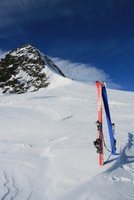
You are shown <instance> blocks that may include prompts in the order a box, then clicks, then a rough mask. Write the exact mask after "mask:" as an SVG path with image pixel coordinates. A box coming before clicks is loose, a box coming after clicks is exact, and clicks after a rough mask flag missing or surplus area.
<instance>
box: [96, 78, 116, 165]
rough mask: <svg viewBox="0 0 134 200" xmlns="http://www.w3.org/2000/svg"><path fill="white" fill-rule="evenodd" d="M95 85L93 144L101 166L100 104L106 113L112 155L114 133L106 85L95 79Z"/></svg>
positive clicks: (102, 160)
mask: <svg viewBox="0 0 134 200" xmlns="http://www.w3.org/2000/svg"><path fill="white" fill-rule="evenodd" d="M96 87H97V94H98V120H97V122H96V125H97V130H98V138H97V139H96V141H94V145H95V147H96V148H97V152H98V153H99V165H100V166H102V165H104V156H103V142H104V138H103V137H104V136H103V130H102V124H103V120H102V107H103V106H102V104H104V108H105V113H106V119H107V125H108V130H109V138H110V144H111V154H112V155H116V140H115V139H114V135H113V134H114V133H113V127H112V123H111V117H110V110H109V105H108V96H107V91H106V85H105V83H101V82H100V81H96ZM102 100H103V103H102Z"/></svg>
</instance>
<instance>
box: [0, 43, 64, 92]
mask: <svg viewBox="0 0 134 200" xmlns="http://www.w3.org/2000/svg"><path fill="white" fill-rule="evenodd" d="M48 70H49V71H51V74H52V73H55V74H58V75H60V76H63V77H65V75H64V74H63V73H62V71H61V70H60V69H59V68H58V67H57V66H56V65H55V64H54V62H53V61H52V60H51V59H50V58H49V57H48V56H45V55H43V54H42V53H41V52H40V51H39V50H38V49H37V48H35V47H34V46H33V45H31V44H25V45H23V46H22V47H20V48H16V49H15V50H12V51H10V52H9V53H8V54H6V55H5V58H3V59H1V61H0V88H2V92H3V93H18V94H20V93H25V92H33V91H37V90H39V89H40V88H45V87H47V86H48V85H49V84H51V82H50V80H49V76H48V74H47V71H48Z"/></svg>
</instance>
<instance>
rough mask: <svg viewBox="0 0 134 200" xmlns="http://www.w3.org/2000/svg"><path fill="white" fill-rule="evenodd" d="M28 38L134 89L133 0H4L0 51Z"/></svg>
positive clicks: (51, 52)
mask: <svg viewBox="0 0 134 200" xmlns="http://www.w3.org/2000/svg"><path fill="white" fill-rule="evenodd" d="M25 43H33V44H34V45H35V46H36V47H37V48H39V49H40V50H41V51H42V52H44V53H45V54H47V55H49V56H51V57H53V58H55V57H57V58H59V59H60V61H61V60H62V61H66V60H67V62H68V61H69V62H70V63H71V64H73V63H74V65H75V67H77V66H76V63H79V65H81V67H82V66H83V65H84V66H86V67H87V68H88V66H89V68H91V66H93V67H95V69H98V70H102V71H103V74H104V75H106V76H105V78H104V79H105V80H108V81H111V83H113V85H115V87H118V86H120V87H121V89H124V90H130V91H134V86H133V85H134V81H133V76H134V1H133V0H38V1H37V0H10V1H9V0H1V1H0V53H1V54H2V53H3V52H5V51H8V50H10V49H14V48H16V47H19V46H20V45H23V44H25ZM58 61H59V60H58ZM107 77H108V78H107Z"/></svg>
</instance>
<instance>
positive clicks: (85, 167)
mask: <svg viewBox="0 0 134 200" xmlns="http://www.w3.org/2000/svg"><path fill="white" fill-rule="evenodd" d="M108 95H109V102H110V109H111V114H112V120H113V122H115V124H116V133H117V134H116V138H117V149H118V153H120V154H119V155H117V156H114V157H110V158H109V160H108V161H107V164H106V165H104V167H99V166H98V155H97V154H96V150H95V149H94V146H93V140H95V139H96V136H97V131H96V126H95V121H96V119H97V95H96V88H95V86H93V85H86V84H83V83H80V82H75V81H71V80H69V79H67V78H64V77H60V78H59V77H58V75H57V76H55V77H54V78H53V84H51V85H49V86H48V87H47V88H46V89H41V90H39V91H38V92H34V93H26V94H21V95H4V94H0V113H1V115H0V163H1V164H0V188H1V190H0V199H1V200H9V199H15V200H20V199H26V200H29V199H30V200H37V199H38V200H92V199H94V200H102V199H107V200H111V199H116V200H118V199H120V200H126V199H127V200H132V199H133V196H134V192H133V191H134V138H133V134H134V123H133V122H134V115H133V113H134V102H133V99H134V94H133V93H130V92H123V91H114V90H108ZM104 121H105V116H104ZM104 134H105V140H106V143H107V145H108V146H109V139H108V136H107V135H108V132H107V127H106V124H104ZM108 156H109V152H107V151H105V160H107V158H108Z"/></svg>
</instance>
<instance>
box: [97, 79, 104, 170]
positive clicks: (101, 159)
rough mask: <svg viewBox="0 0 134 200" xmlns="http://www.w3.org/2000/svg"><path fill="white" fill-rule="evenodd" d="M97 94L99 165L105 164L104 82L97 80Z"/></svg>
mask: <svg viewBox="0 0 134 200" xmlns="http://www.w3.org/2000/svg"><path fill="white" fill-rule="evenodd" d="M96 87H97V95H98V120H97V130H98V143H99V144H98V146H99V148H98V149H97V150H98V153H99V165H100V166H102V165H104V156H103V132H102V83H101V82H100V81H96Z"/></svg>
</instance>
